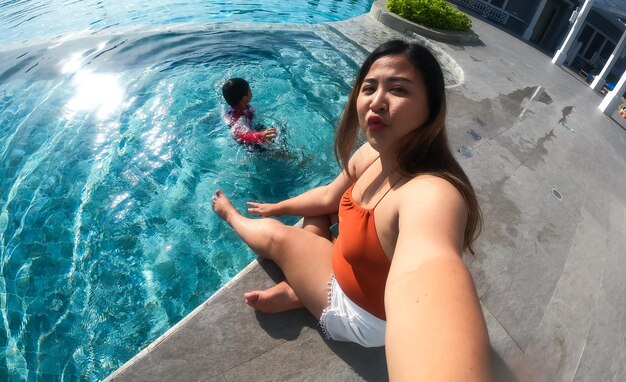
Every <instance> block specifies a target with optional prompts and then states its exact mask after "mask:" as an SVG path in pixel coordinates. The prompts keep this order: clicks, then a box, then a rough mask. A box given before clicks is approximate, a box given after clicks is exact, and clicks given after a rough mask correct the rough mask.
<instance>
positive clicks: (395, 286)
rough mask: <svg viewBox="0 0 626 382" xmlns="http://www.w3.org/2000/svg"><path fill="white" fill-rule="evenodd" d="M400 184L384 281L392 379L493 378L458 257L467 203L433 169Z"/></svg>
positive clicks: (480, 324) (474, 301)
mask: <svg viewBox="0 0 626 382" xmlns="http://www.w3.org/2000/svg"><path fill="white" fill-rule="evenodd" d="M405 187H406V188H405ZM403 189H404V190H403V192H402V194H401V195H398V197H399V198H398V203H399V204H398V205H397V207H398V219H399V234H398V240H397V242H396V247H395V251H394V254H393V259H392V263H391V269H390V271H389V276H388V279H387V285H386V288H385V309H386V314H387V333H386V353H387V363H388V368H389V376H390V379H391V380H392V381H463V382H468V381H480V382H485V381H490V380H491V370H490V366H489V337H488V334H487V328H486V325H485V321H484V317H483V315H482V311H481V308H480V303H479V300H478V296H477V294H476V288H475V287H474V283H473V281H472V277H471V275H470V273H469V271H468V269H467V267H466V266H465V264H464V263H463V261H462V259H461V253H462V250H463V234H464V228H465V222H466V218H467V217H466V215H467V212H466V207H465V202H464V201H463V198H462V196H461V195H460V194H459V193H458V191H457V190H456V189H455V188H454V187H453V186H452V185H451V184H450V183H448V182H447V181H445V180H443V179H441V178H437V177H433V176H421V177H418V178H415V179H412V180H411V181H409V182H408V183H407V184H406V185H405V186H404V187H403Z"/></svg>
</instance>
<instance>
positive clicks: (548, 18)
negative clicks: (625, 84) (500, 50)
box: [450, 0, 626, 84]
mask: <svg viewBox="0 0 626 382" xmlns="http://www.w3.org/2000/svg"><path fill="white" fill-rule="evenodd" d="M450 2H451V3H455V4H458V5H460V6H461V7H460V8H466V9H469V10H472V11H474V12H477V13H479V14H482V15H483V16H484V17H485V18H487V19H489V20H491V21H492V22H494V23H497V24H500V25H501V26H502V28H503V29H505V30H507V31H508V32H510V33H511V34H513V35H518V36H520V37H521V38H523V39H524V40H526V41H528V42H529V43H532V44H534V45H536V46H537V47H538V48H539V49H541V50H543V51H545V52H546V53H548V54H550V55H553V54H555V53H556V52H557V51H558V50H559V48H561V45H562V43H563V41H564V40H565V37H566V36H567V34H568V32H569V31H570V28H571V27H572V24H573V22H574V21H575V19H576V17H577V16H578V13H579V12H580V10H581V9H582V7H583V4H584V3H585V1H584V0H580V1H577V0H450ZM624 20H626V1H624V0H595V1H594V2H593V5H592V6H591V9H590V10H589V12H588V14H586V17H585V19H584V23H583V24H582V26H581V27H580V30H578V31H577V36H576V37H575V40H574V42H573V43H572V44H571V47H570V48H569V50H568V52H567V58H566V60H565V65H567V66H569V67H570V68H572V69H574V70H576V71H580V70H583V69H584V70H586V71H587V72H590V73H592V74H598V73H600V71H601V70H602V69H603V67H604V65H605V64H606V63H607V61H608V60H609V58H610V57H611V55H612V54H614V53H615V50H616V47H617V46H618V42H619V41H620V38H621V37H622V35H623V34H624V30H625V29H626V25H624ZM617 53H619V56H618V57H617V59H616V60H615V62H614V64H613V66H612V68H611V70H610V71H609V72H608V73H606V75H605V79H606V82H608V83H612V84H614V83H616V82H617V81H618V80H619V78H620V77H621V75H622V73H623V72H624V70H625V69H626V52H624V51H623V50H620V51H619V52H617Z"/></svg>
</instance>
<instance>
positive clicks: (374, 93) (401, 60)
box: [356, 54, 429, 153]
mask: <svg viewBox="0 0 626 382" xmlns="http://www.w3.org/2000/svg"><path fill="white" fill-rule="evenodd" d="M356 108H357V115H358V117H359V125H360V126H361V129H362V130H363V134H364V135H365V137H366V138H367V141H368V142H369V143H370V145H372V147H373V148H374V149H376V150H377V151H378V152H380V153H385V152H389V153H391V152H393V150H395V149H396V148H397V146H398V144H399V143H400V142H401V140H402V138H403V137H404V136H406V135H407V134H408V133H410V132H411V131H413V130H415V129H417V128H418V127H420V126H422V125H423V124H424V122H426V120H427V119H428V113H429V110H428V99H427V97H426V86H425V85H424V81H423V80H422V76H421V74H418V73H417V71H416V70H415V68H414V67H413V65H412V64H411V63H410V62H409V60H408V59H407V58H406V57H405V56H404V55H402V54H400V55H394V56H385V57H381V58H379V59H378V60H376V61H374V63H373V64H372V66H371V67H370V70H369V72H368V73H367V74H366V75H365V79H364V80H363V84H361V89H359V95H358V97H357V101H356Z"/></svg>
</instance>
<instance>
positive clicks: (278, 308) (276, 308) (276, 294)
mask: <svg viewBox="0 0 626 382" xmlns="http://www.w3.org/2000/svg"><path fill="white" fill-rule="evenodd" d="M243 297H244V299H245V300H246V304H248V305H250V306H251V307H253V308H254V309H256V310H259V311H261V312H265V313H280V312H285V311H287V310H292V309H298V308H304V304H302V302H301V301H300V299H299V298H298V296H297V295H296V292H294V290H293V288H292V287H291V285H289V284H288V283H287V281H281V282H280V283H278V284H276V285H274V286H273V287H271V288H268V289H266V290H253V291H250V292H246V293H244V295H243Z"/></svg>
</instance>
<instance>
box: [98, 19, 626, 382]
mask: <svg viewBox="0 0 626 382" xmlns="http://www.w3.org/2000/svg"><path fill="white" fill-rule="evenodd" d="M472 21H473V24H474V27H473V30H474V32H475V33H476V34H477V35H478V36H479V39H480V41H479V42H478V43H472V44H463V43H457V44H446V43H435V44H436V45H437V46H438V47H440V48H441V49H442V50H443V51H444V52H446V53H447V54H448V55H450V56H451V57H452V58H453V59H454V60H455V61H456V62H457V63H458V64H459V65H460V67H461V68H462V69H463V76H464V81H463V82H462V83H461V84H458V85H455V86H451V87H449V88H448V92H447V94H448V128H449V133H450V141H451V145H452V147H453V148H454V150H459V149H461V148H464V149H463V150H462V153H463V155H461V153H459V155H458V157H459V161H460V162H461V164H462V166H463V167H464V169H465V170H466V171H467V173H468V175H469V177H470V179H472V182H473V184H474V186H475V188H476V190H477V193H478V196H479V199H480V202H481V206H482V209H483V213H484V219H485V227H484V230H483V233H482V235H481V237H480V239H479V241H478V243H477V246H476V247H477V253H476V256H475V257H471V256H469V255H467V256H466V257H465V260H466V263H467V264H468V266H469V268H470V270H471V272H472V275H473V277H474V280H475V283H476V286H477V289H478V293H479V297H480V300H481V303H482V307H483V312H484V314H485V317H486V320H487V324H488V329H489V333H490V338H491V343H492V360H493V366H494V372H495V374H496V376H497V377H496V380H497V381H623V380H626V351H625V350H626V348H625V341H626V304H624V301H625V299H624V296H625V295H626V261H624V260H625V258H626V250H625V249H624V248H626V176H625V175H626V130H625V129H624V128H623V127H622V126H620V124H619V123H618V122H617V121H615V120H613V119H611V118H609V117H607V116H605V115H604V114H603V113H602V112H600V110H598V109H597V106H598V104H599V103H600V101H601V95H600V94H597V93H595V92H594V91H593V90H592V89H591V88H589V87H588V86H587V85H586V84H584V83H582V82H581V81H579V80H578V79H577V78H575V75H573V74H572V73H571V72H568V71H566V70H564V69H561V68H559V67H557V66H554V65H552V64H551V63H550V58H551V57H548V56H546V55H544V54H543V53H541V52H539V51H538V50H536V49H534V48H533V47H531V46H529V45H527V44H526V43H524V42H523V41H520V40H518V39H517V38H515V37H513V36H510V35H508V34H506V33H504V32H502V31H500V30H499V29H497V28H495V27H494V26H492V25H489V24H488V23H486V22H484V21H483V20H482V19H480V18H472ZM331 26H332V27H333V28H334V29H335V30H337V31H338V32H340V33H341V34H343V35H344V36H346V37H347V38H349V39H351V40H352V41H354V42H356V43H358V44H360V45H361V46H363V47H364V48H365V49H366V50H368V51H369V50H372V49H373V48H374V47H375V46H376V45H378V44H379V43H380V42H382V41H385V40H387V39H389V38H394V37H404V38H410V37H407V36H400V35H399V33H397V32H395V31H393V30H390V29H388V28H386V27H384V26H383V25H382V24H380V23H378V22H376V21H375V20H374V19H373V18H371V17H370V16H369V15H363V16H359V17H357V18H354V19H351V20H347V21H344V22H338V23H331ZM620 122H621V121H620ZM478 137H480V139H479V140H476V138H478ZM279 278H280V274H279V272H277V270H276V268H275V267H274V266H272V264H270V263H268V262H261V263H257V262H253V263H252V264H251V265H250V266H249V267H248V268H246V270H244V271H243V272H242V273H241V274H240V275H239V276H238V277H237V279H236V280H234V281H233V282H231V283H230V284H228V285H227V286H225V287H224V288H222V289H221V290H220V291H219V292H217V293H216V294H215V295H214V296H212V297H211V298H210V299H209V300H208V301H207V302H205V303H204V304H203V305H201V306H200V307H198V308H197V309H196V310H195V311H194V312H192V313H191V314H190V315H189V316H188V317H187V318H185V319H184V320H183V321H182V322H181V323H179V324H178V325H177V326H175V327H174V328H172V329H171V330H169V331H168V332H167V333H166V334H165V335H163V336H162V337H160V338H159V339H158V340H157V341H156V342H155V343H153V344H151V345H150V346H149V347H148V348H146V349H145V350H144V351H142V352H141V353H140V354H138V355H137V356H136V357H134V358H133V359H131V360H130V361H129V362H128V363H126V364H125V365H124V366H122V367H121V368H120V369H119V370H117V371H116V372H114V373H113V374H112V375H111V376H109V378H108V379H107V380H110V381H115V382H118V381H215V382H217V381H248V380H254V381H302V380H315V381H317V380H319V381H360V380H366V381H380V380H386V379H387V370H386V363H385V356H384V349H383V348H378V349H364V348H361V347H359V346H357V345H353V344H347V343H337V342H328V341H325V340H324V339H323V336H322V334H321V332H320V331H319V329H318V327H317V325H316V322H315V320H314V319H313V317H311V316H310V315H309V314H308V313H307V312H306V311H304V310H297V311H292V312H287V313H283V314H277V315H267V314H262V313H258V312H254V311H253V310H251V309H249V308H248V307H247V306H246V305H245V304H244V302H243V297H242V295H243V292H244V291H246V290H250V289H259V288H265V287H269V286H271V285H273V283H274V282H275V281H276V280H278V279H279ZM416 324H418V323H416Z"/></svg>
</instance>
